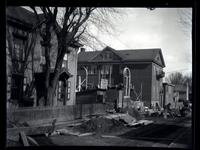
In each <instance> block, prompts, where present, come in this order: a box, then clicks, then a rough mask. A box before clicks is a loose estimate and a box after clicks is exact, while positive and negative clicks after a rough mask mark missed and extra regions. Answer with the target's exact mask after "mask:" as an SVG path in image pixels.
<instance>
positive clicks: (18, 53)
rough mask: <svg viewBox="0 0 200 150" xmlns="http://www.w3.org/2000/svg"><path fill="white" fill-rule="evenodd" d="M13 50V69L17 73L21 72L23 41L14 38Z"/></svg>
mask: <svg viewBox="0 0 200 150" xmlns="http://www.w3.org/2000/svg"><path fill="white" fill-rule="evenodd" d="M13 44H14V48H13V52H12V59H13V60H14V62H15V69H16V70H17V71H20V70H21V67H22V64H23V61H24V56H25V54H24V41H23V40H22V39H20V38H14V42H13Z"/></svg>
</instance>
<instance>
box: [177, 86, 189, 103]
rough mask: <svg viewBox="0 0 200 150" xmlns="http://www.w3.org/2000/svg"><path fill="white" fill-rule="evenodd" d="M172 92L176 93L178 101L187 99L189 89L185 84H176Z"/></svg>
mask: <svg viewBox="0 0 200 150" xmlns="http://www.w3.org/2000/svg"><path fill="white" fill-rule="evenodd" d="M174 92H175V93H177V95H178V99H179V101H186V100H189V89H188V88H187V85H183V84H177V85H176V86H175V89H174Z"/></svg>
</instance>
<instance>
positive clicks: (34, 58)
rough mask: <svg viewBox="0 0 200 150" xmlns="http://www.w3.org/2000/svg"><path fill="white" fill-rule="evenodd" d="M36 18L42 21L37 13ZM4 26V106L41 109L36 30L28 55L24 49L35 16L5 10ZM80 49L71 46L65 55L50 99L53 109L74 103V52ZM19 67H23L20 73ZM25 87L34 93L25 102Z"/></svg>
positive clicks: (21, 10) (54, 43)
mask: <svg viewBox="0 0 200 150" xmlns="http://www.w3.org/2000/svg"><path fill="white" fill-rule="evenodd" d="M39 17H41V18H42V17H43V14H39ZM6 23H7V24H6V28H7V29H8V31H9V33H10V34H8V36H9V40H8V38H7V39H6V61H7V63H6V68H7V69H6V73H7V107H8V108H9V109H12V108H19V107H37V106H44V105H45V104H44V100H43V99H41V95H42V92H44V88H42V87H44V69H45V57H44V55H45V54H44V48H43V47H42V46H41V37H40V34H39V33H38V31H36V37H35V45H34V44H33V45H34V48H33V51H31V52H30V53H28V52H27V51H26V48H25V47H26V43H27V42H28V41H27V39H28V35H29V34H30V35H32V36H33V34H32V32H31V30H32V28H33V27H34V26H35V25H36V24H37V20H36V16H35V14H34V13H33V12H31V11H29V10H27V9H25V8H23V7H7V8H6ZM51 34H52V37H53V38H52V39H51V45H52V46H51V50H50V51H51V52H50V59H51V64H50V65H51V68H54V66H55V61H56V59H55V58H56V55H57V51H56V46H57V39H56V36H55V32H54V31H52V32H51ZM80 46H82V45H81V44H79V43H75V44H74V45H72V46H71V47H70V50H71V53H69V54H66V55H65V58H64V60H63V66H62V72H61V73H60V79H59V83H58V87H57V90H56V93H55V97H54V106H63V105H74V104H75V99H76V97H75V96H76V95H75V85H76V76H77V69H76V67H77V58H78V54H77V51H78V49H79V47H80ZM10 47H12V48H10ZM26 56H27V60H28V61H27V62H28V63H27V67H25V66H24V64H25V62H26V61H25V59H26ZM23 67H25V69H24V70H23ZM33 83H34V84H33ZM63 85H65V86H63ZM66 85H67V86H66ZM28 86H33V87H34V88H35V90H34V91H35V92H34V93H33V95H32V98H28V99H27V98H25V92H26V88H27V87H28Z"/></svg>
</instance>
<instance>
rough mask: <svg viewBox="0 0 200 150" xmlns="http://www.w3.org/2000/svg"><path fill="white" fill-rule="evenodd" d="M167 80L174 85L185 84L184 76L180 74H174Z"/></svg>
mask: <svg viewBox="0 0 200 150" xmlns="http://www.w3.org/2000/svg"><path fill="white" fill-rule="evenodd" d="M166 80H167V81H168V82H170V83H172V84H175V85H177V84H184V76H183V74H182V73H180V72H174V73H171V74H169V75H168V77H167V78H166Z"/></svg>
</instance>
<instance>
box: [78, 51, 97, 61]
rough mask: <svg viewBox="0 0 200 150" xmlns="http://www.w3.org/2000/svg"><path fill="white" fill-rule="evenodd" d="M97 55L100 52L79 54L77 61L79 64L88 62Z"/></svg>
mask: <svg viewBox="0 0 200 150" xmlns="http://www.w3.org/2000/svg"><path fill="white" fill-rule="evenodd" d="M99 53H101V51H88V52H80V53H79V54H78V61H79V62H88V60H91V59H92V58H94V57H95V56H96V55H97V54H99Z"/></svg>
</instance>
